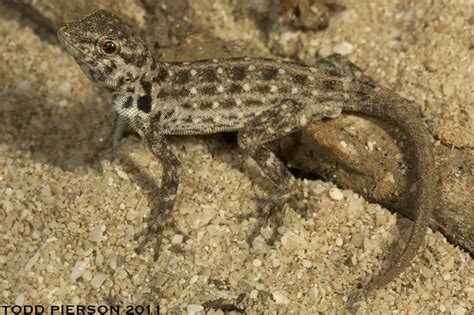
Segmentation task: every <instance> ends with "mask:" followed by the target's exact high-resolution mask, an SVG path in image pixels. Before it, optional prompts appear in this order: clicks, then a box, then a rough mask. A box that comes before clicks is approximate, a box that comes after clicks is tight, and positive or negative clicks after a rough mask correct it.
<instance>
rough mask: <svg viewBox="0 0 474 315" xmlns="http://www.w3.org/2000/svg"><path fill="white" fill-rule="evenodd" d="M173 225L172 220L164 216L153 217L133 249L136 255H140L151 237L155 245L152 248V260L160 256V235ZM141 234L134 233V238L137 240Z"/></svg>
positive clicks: (150, 240)
mask: <svg viewBox="0 0 474 315" xmlns="http://www.w3.org/2000/svg"><path fill="white" fill-rule="evenodd" d="M170 226H174V224H173V222H172V221H170V220H167V219H164V218H160V219H158V218H154V219H152V220H151V222H150V225H149V226H148V229H147V230H146V232H145V233H144V234H145V236H144V239H143V240H142V241H141V242H140V243H139V245H138V247H137V248H136V249H135V252H136V253H137V255H141V254H142V253H143V249H144V248H145V246H147V245H148V243H150V242H152V241H153V239H154V240H155V246H154V248H153V251H154V255H153V257H154V260H155V261H157V260H158V259H159V257H160V251H161V241H162V235H163V233H164V231H165V230H166V229H167V228H168V227H170ZM140 236H141V235H136V236H135V240H138V239H139V238H140Z"/></svg>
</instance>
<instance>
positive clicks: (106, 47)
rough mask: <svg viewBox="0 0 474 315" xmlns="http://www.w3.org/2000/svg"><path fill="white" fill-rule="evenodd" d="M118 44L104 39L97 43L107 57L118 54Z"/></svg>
mask: <svg viewBox="0 0 474 315" xmlns="http://www.w3.org/2000/svg"><path fill="white" fill-rule="evenodd" d="M120 47H121V46H120V43H119V42H117V41H115V40H113V39H104V40H102V41H101V42H100V43H99V48H100V50H101V51H102V52H103V53H104V54H106V55H107V56H114V55H116V54H118V53H119V52H120Z"/></svg>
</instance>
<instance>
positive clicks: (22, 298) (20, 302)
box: [5, 293, 25, 314]
mask: <svg viewBox="0 0 474 315" xmlns="http://www.w3.org/2000/svg"><path fill="white" fill-rule="evenodd" d="M23 303H25V296H24V295H23V293H20V294H18V295H17V297H16V299H15V305H18V306H23ZM6 313H7V312H6V311H5V314H6Z"/></svg>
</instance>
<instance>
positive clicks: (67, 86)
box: [58, 81, 72, 94]
mask: <svg viewBox="0 0 474 315" xmlns="http://www.w3.org/2000/svg"><path fill="white" fill-rule="evenodd" d="M71 88H72V86H71V83H69V82H68V81H64V82H63V83H61V85H59V86H58V91H59V92H61V93H63V94H69V93H71Z"/></svg>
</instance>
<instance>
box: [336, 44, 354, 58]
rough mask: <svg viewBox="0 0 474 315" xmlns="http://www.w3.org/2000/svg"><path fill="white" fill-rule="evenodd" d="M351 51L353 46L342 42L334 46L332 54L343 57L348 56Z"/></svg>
mask: <svg viewBox="0 0 474 315" xmlns="http://www.w3.org/2000/svg"><path fill="white" fill-rule="evenodd" d="M353 49H354V46H352V44H351V43H348V42H342V43H339V44H337V45H336V46H334V52H335V53H338V54H341V55H343V56H344V55H347V54H350V53H351V52H352V50H353Z"/></svg>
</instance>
